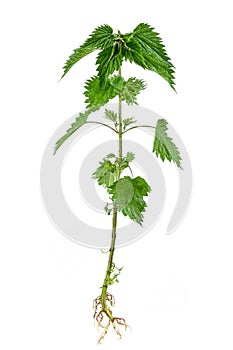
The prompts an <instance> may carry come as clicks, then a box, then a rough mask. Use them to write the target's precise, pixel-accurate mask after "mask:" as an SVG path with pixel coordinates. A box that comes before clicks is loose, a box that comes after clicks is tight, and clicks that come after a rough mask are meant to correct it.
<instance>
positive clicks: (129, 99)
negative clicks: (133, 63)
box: [122, 78, 146, 105]
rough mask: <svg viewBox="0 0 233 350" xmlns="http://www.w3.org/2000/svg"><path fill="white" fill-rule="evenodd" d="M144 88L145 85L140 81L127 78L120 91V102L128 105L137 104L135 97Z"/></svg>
mask: <svg viewBox="0 0 233 350" xmlns="http://www.w3.org/2000/svg"><path fill="white" fill-rule="evenodd" d="M145 88H146V84H145V82H144V81H143V80H141V79H136V78H129V79H128V80H127V81H126V82H125V84H124V87H123V90H122V100H123V101H124V100H125V101H126V103H128V104H129V105H130V104H138V103H137V99H136V96H137V95H138V94H139V93H140V91H141V90H144V89H145Z"/></svg>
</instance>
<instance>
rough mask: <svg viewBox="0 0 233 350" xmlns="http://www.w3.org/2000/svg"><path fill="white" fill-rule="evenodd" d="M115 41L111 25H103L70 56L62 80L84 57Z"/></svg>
mask: <svg viewBox="0 0 233 350" xmlns="http://www.w3.org/2000/svg"><path fill="white" fill-rule="evenodd" d="M112 41H113V29H112V28H111V27H110V26H109V25H106V24H105V25H102V26H99V27H97V28H96V29H95V30H94V31H93V32H92V33H91V35H90V36H89V38H88V39H87V40H86V41H85V42H84V43H83V44H82V45H81V46H80V47H79V48H77V49H75V50H74V52H73V53H72V54H71V55H70V56H69V58H68V60H67V61H66V63H65V65H64V67H63V70H64V73H63V75H62V78H63V77H64V76H65V75H66V73H68V71H69V70H70V69H71V68H72V67H73V66H74V64H75V63H77V62H78V61H79V60H81V59H82V58H83V57H85V56H87V55H88V54H90V53H92V52H93V51H95V50H96V49H104V48H105V47H106V46H108V45H110V44H111V43H112Z"/></svg>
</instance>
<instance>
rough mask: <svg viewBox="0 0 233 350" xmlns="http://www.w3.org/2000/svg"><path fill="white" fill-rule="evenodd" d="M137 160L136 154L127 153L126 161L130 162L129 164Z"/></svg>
mask: <svg viewBox="0 0 233 350" xmlns="http://www.w3.org/2000/svg"><path fill="white" fill-rule="evenodd" d="M134 158H135V154H134V153H133V152H127V153H126V157H125V159H126V160H127V161H128V162H132V161H133V160H134Z"/></svg>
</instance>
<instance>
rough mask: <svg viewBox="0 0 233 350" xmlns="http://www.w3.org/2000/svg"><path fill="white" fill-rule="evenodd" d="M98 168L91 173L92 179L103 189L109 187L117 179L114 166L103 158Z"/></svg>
mask: <svg viewBox="0 0 233 350" xmlns="http://www.w3.org/2000/svg"><path fill="white" fill-rule="evenodd" d="M99 164H100V166H99V167H98V168H97V169H96V171H95V172H94V173H93V175H92V178H93V179H95V180H97V182H98V184H99V185H103V186H104V187H107V188H108V187H110V186H111V185H112V184H113V183H114V182H115V181H116V178H117V167H116V164H114V163H112V162H111V161H110V160H108V159H106V158H104V159H103V161H102V162H100V163H99Z"/></svg>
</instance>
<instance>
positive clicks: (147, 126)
mask: <svg viewBox="0 0 233 350" xmlns="http://www.w3.org/2000/svg"><path fill="white" fill-rule="evenodd" d="M137 128H153V129H156V127H155V126H152V125H136V126H132V128H129V129H127V130H125V131H123V132H122V134H125V133H126V132H127V131H130V130H133V129H137Z"/></svg>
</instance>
